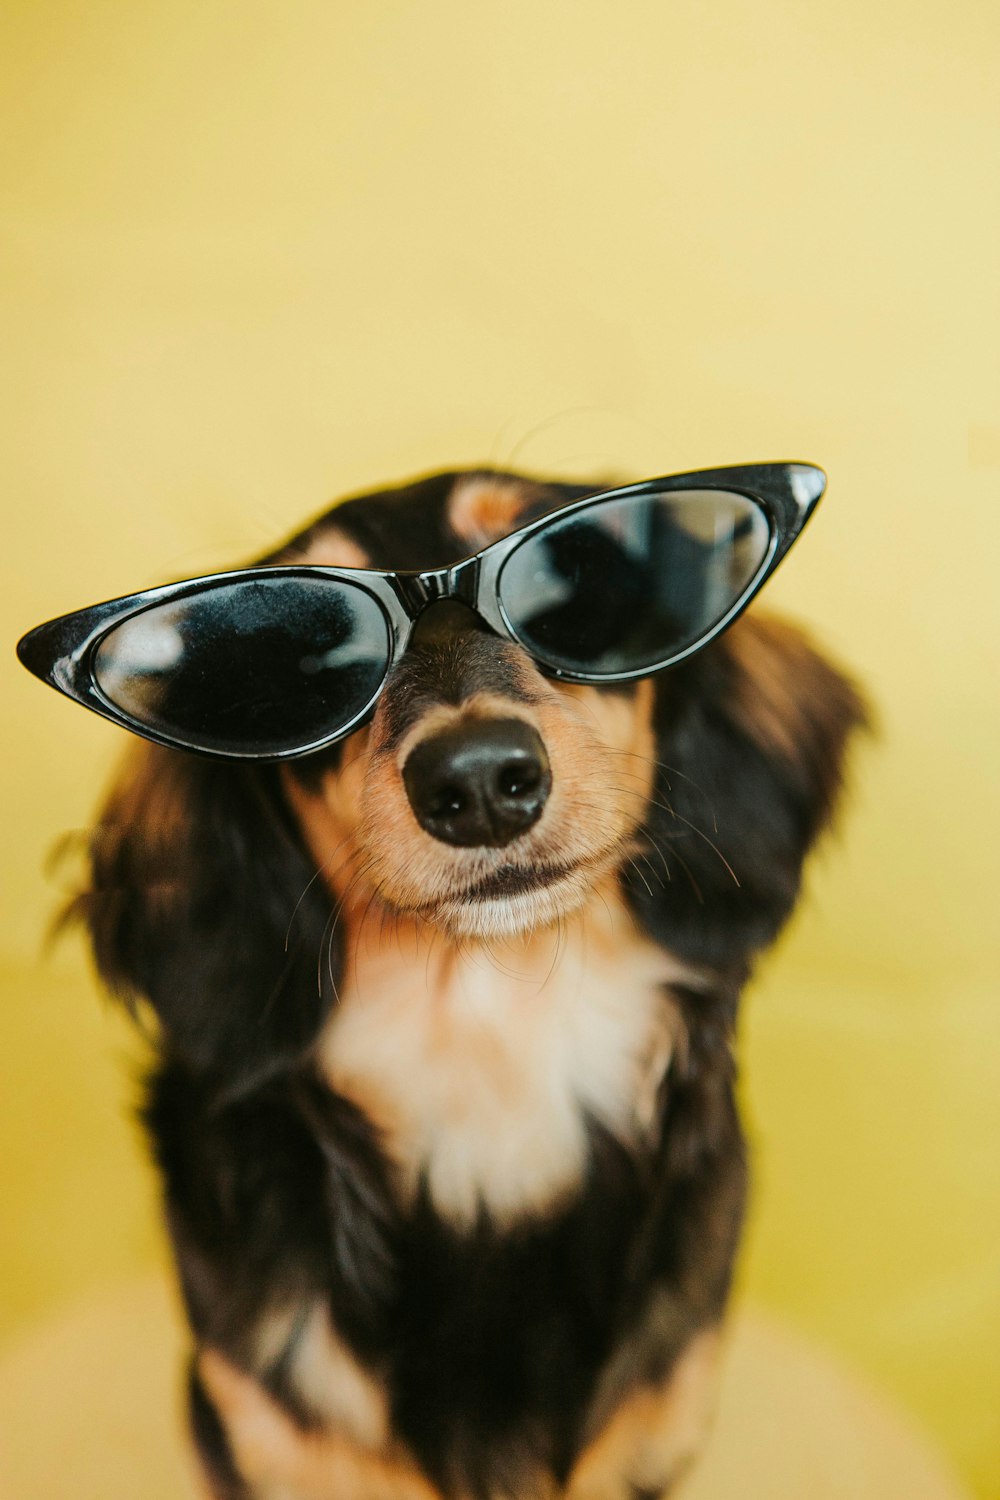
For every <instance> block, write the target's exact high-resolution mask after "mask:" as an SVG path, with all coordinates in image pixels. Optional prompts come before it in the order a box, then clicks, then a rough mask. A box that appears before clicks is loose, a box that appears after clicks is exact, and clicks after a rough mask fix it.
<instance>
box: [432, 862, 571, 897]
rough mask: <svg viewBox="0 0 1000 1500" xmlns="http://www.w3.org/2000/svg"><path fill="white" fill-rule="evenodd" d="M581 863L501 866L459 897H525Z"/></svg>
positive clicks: (568, 873)
mask: <svg viewBox="0 0 1000 1500" xmlns="http://www.w3.org/2000/svg"><path fill="white" fill-rule="evenodd" d="M578 869H579V866H578V865H577V864H575V863H572V862H568V861H567V862H565V863H563V864H550V865H502V866H501V867H500V868H499V869H498V870H493V871H492V872H491V873H490V874H489V875H486V876H484V877H483V878H482V879H481V880H477V881H476V882H475V884H474V885H470V886H467V887H466V888H465V890H464V891H462V893H461V896H460V897H458V898H457V899H460V900H463V901H500V900H505V899H506V898H508V897H510V896H526V895H529V894H530V893H531V892H532V891H538V890H544V888H545V887H546V886H550V885H556V884H557V883H558V882H559V881H560V880H565V879H567V878H568V877H569V876H571V875H574V874H576V872H577V870H578Z"/></svg>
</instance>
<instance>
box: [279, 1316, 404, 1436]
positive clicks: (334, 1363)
mask: <svg viewBox="0 0 1000 1500" xmlns="http://www.w3.org/2000/svg"><path fill="white" fill-rule="evenodd" d="M302 1314H303V1309H302V1308H301V1307H299V1306H294V1305H293V1306H289V1307H286V1308H283V1309H282V1310H281V1311H279V1312H274V1313H272V1314H271V1315H270V1316H269V1317H268V1318H267V1319H265V1320H264V1321H263V1322H262V1323H261V1325H260V1327H259V1328H258V1329H257V1331H256V1335H255V1338H254V1368H255V1370H256V1372H257V1373H258V1374H259V1375H263V1374H264V1373H265V1372H266V1371H267V1369H268V1367H269V1366H271V1365H273V1364H274V1363H275V1362H276V1361H277V1360H278V1359H281V1358H282V1357H284V1356H285V1355H286V1354H287V1351H288V1349H289V1347H290V1346H291V1356H290V1359H289V1361H288V1371H287V1374H288V1379H289V1381H290V1384H291V1386H292V1388H293V1389H294V1391H295V1392H296V1394H297V1396H298V1397H299V1399H300V1400H301V1401H302V1403H303V1404H304V1406H305V1407H306V1409H307V1410H308V1411H309V1412H311V1413H312V1415H313V1416H314V1417H316V1418H318V1419H321V1420H322V1421H323V1422H324V1424H325V1425H326V1426H328V1427H329V1428H330V1429H331V1430H332V1431H335V1432H338V1433H342V1434H343V1435H344V1436H346V1437H350V1438H352V1439H353V1440H354V1441H355V1442H356V1443H358V1444H360V1445H361V1447H363V1448H368V1449H371V1450H373V1451H381V1450H383V1449H385V1447H386V1446H387V1444H388V1442H389V1409H388V1403H387V1400H386V1393H385V1391H384V1389H383V1388H382V1386H381V1385H380V1384H379V1382H378V1381H377V1380H376V1379H375V1378H374V1376H372V1375H371V1374H369V1373H368V1371H366V1370H364V1369H362V1367H361V1366H360V1365H359V1364H358V1362H357V1360H356V1359H355V1358H354V1357H353V1355H352V1354H351V1353H350V1352H349V1351H348V1349H347V1348H346V1347H345V1345H344V1344H343V1343H342V1342H341V1340H340V1339H339V1338H338V1337H337V1335H336V1333H335V1332H334V1329H333V1326H332V1324H331V1323H330V1318H329V1314H328V1312H327V1309H326V1307H325V1306H324V1305H323V1304H322V1303H321V1302H316V1303H315V1304H314V1305H313V1306H312V1307H311V1308H308V1309H306V1310H305V1318H304V1321H303V1316H302Z"/></svg>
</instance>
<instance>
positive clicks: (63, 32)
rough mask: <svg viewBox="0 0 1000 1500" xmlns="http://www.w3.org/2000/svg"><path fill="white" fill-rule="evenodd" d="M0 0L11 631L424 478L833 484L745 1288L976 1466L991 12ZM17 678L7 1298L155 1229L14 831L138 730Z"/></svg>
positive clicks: (988, 674) (806, 559) (66, 794)
mask: <svg viewBox="0 0 1000 1500" xmlns="http://www.w3.org/2000/svg"><path fill="white" fill-rule="evenodd" d="M3 24H4V27H5V32H6V35H5V39H4V41H3V44H2V57H3V64H2V66H3V68H4V73H5V76H4V77H3V78H2V80H0V82H2V88H0V99H2V101H3V103H2V118H0V170H2V174H3V196H4V204H3V208H4V223H3V226H2V233H0V329H2V330H3V332H2V335H0V338H2V343H3V375H2V379H3V390H2V396H0V427H2V432H0V452H2V459H0V463H2V467H3V475H2V495H3V506H4V512H3V514H4V530H3V535H4V541H5V545H4V548H3V564H4V569H5V581H4V585H3V590H2V597H0V611H2V625H3V629H2V638H3V639H4V640H6V641H7V642H8V647H9V645H10V644H12V642H13V640H14V638H15V637H16V636H17V635H18V634H19V633H20V632H21V630H23V629H24V628H26V627H27V626H29V625H31V624H34V623H35V622H36V621H38V620H40V619H43V618H45V617H47V616H49V615H51V614H54V613H57V612H60V611H62V610H64V609H68V608H71V607H73V606H76V605H82V604H85V603H89V602H91V601H92V600H95V599H98V598H101V597H105V596H108V595H111V594H114V593H117V592H124V591H128V590H131V589H136V588H140V587H142V586H144V585H146V584H151V583H154V582H157V581H160V580H162V579H164V578H168V577H172V576H178V575H183V574H185V573H194V572H198V571H205V570H209V569H211V568H213V567H216V566H224V565H226V564H228V563H230V562H235V561H238V560H240V559H242V558H243V557H245V556H247V555H248V554H251V553H253V552H254V551H255V550H256V549H258V548H260V547H262V546H264V545H266V544H267V543H268V542H269V541H270V540H271V539H272V538H273V537H274V536H275V535H277V534H280V533H281V532H282V531H284V530H285V529H287V528H289V527H291V526H293V525H294V524H296V523H297V522H298V521H299V520H300V519H301V518H302V517H303V516H304V515H306V514H308V513H309V512H310V511H312V510H315V509H318V508H319V507H320V506H321V505H322V504H323V503H324V501H325V499H326V497H327V496H329V495H331V494H335V493H337V492H342V491H344V490H346V489H349V488H351V487H353V486H358V485H364V484H368V483H371V482H376V481H379V480H383V479H391V478H394V477H397V476H404V475H407V474H409V473H411V472H413V471H416V470H421V469H427V468H431V467H434V466H437V465H439V464H445V463H461V462H464V461H481V460H492V461H495V462H498V463H505V462H512V463H519V464H522V465H524V466H526V467H528V468H531V467H535V468H539V469H545V470H557V471H561V472H565V473H593V472H595V471H596V472H606V471H609V470H610V471H614V472H621V473H627V474H631V475H635V476H637V477H641V476H644V475H647V474H654V473H660V472H664V471H668V470H670V469H672V468H682V467H687V466H698V465H705V464H723V463H728V462H739V461H745V460H749V459H756V458H772V457H786V456H787V457H802V458H808V459H813V460H816V461H818V462H820V463H822V464H823V465H824V466H825V467H826V468H828V470H829V472H830V475H831V486H830V492H829V498H828V500H827V501H826V503H825V506H824V509H823V510H822V511H821V513H820V515H819V517H818V518H817V520H816V523H815V525H814V527H813V528H812V529H811V530H810V532H809V534H808V536H807V538H806V539H804V541H803V542H802V544H801V548H800V550H797V552H796V554H795V556H794V557H793V559H792V561H791V562H790V564H789V565H788V567H787V568H786V569H785V570H784V571H783V573H782V575H781V576H780V578H779V579H778V580H777V581H776V583H775V585H774V586H773V588H771V589H770V591H769V592H770V601H771V604H772V605H777V606H780V607H782V608H783V609H785V610H787V611H788V612H791V613H793V614H795V615H797V616H798V617H799V618H801V619H804V620H806V621H808V622H809V623H810V624H811V625H812V626H813V628H814V629H815V630H816V632H817V633H819V634H820V636H821V637H822V638H823V639H824V640H825V641H826V642H827V643H828V644H829V646H831V647H832V648H833V649H834V650H835V651H836V652H837V653H838V654H839V655H840V656H841V657H842V658H843V659H844V660H845V661H847V662H849V663H852V664H853V665H854V667H855V669H856V670H857V672H858V674H859V675H860V676H861V677H862V678H863V680H864V681H865V682H866V683H867V685H868V687H869V689H870V692H871V695H872V697H873V698H874V700H875V701H876V703H877V705H878V707H879V711H880V717H881V724H882V735H881V739H880V741H879V742H878V744H877V745H876V746H874V747H872V748H870V749H868V750H866V752H865V753H864V755H863V757H862V758H861V760H860V761H859V763H858V769H857V776H856V790H855V796H854V799H853V807H852V811H851V814H850V816H849V817H848V819H847V820H846V822H845V827H844V835H845V836H844V838H843V839H842V841H841V844H840V846H830V847H828V849H827V851H826V853H825V856H824V857H823V858H822V859H821V861H820V862H819V864H818V866H817V867H816V868H815V869H814V878H813V881H812V887H811V891H812V894H811V899H810V900H809V902H808V905H807V908H806V910H805V911H804V913H803V915H802V916H801V918H800V920H799V922H798V923H797V925H796V928H795V930H794V932H793V933H792V934H791V936H790V938H789V939H788V941H787V942H786V944H785V945H784V947H783V949H782V952H781V954H780V955H779V956H778V957H777V959H776V960H775V961H774V962H772V963H771V964H770V965H769V966H768V968H767V969H766V971H765V973H764V975H763V976H762V978H761V982H760V983H759V984H758V985H757V987H756V989H755V991H754V993H753V995H752V997H751V1004H750V1006H749V1008H748V1012H747V1023H746V1027H745V1034H744V1044H745V1045H744V1062H745V1066H746V1074H747V1080H748V1081H747V1088H746V1102H747V1109H748V1114H749V1117H750V1120H751V1123H752V1125H753V1129H754V1136H755V1140H756V1143H757V1152H758V1195H757V1200H756V1203H757V1207H756V1212H755V1218H754V1223H753V1228H752V1233H751V1236H750V1240H749V1245H748V1250H747V1254H746V1256H745V1260H744V1269H743V1281H744V1287H745V1290H746V1291H747V1293H748V1294H749V1295H752V1296H754V1297H755V1298H757V1299H758V1300H759V1301H763V1302H765V1303H767V1304H768V1305H770V1306H771V1307H773V1308H775V1309H778V1310H779V1311H784V1312H785V1313H787V1314H788V1315H789V1316H790V1317H792V1318H794V1320H795V1321H796V1322H797V1323H798V1324H799V1326H800V1327H802V1328H804V1329H805V1330H806V1331H808V1332H811V1333H813V1334H814V1335H816V1336H817V1337H820V1338H822V1339H823V1340H825V1341H826V1342H827V1343H828V1344H829V1345H830V1346H832V1347H834V1348H835V1349H837V1350H839V1351H840V1352H841V1353H842V1354H843V1355H844V1356H845V1357H847V1358H848V1359H850V1360H852V1361H853V1362H854V1363H855V1364H856V1365H858V1366H860V1367H861V1368H862V1369H864V1370H867V1371H868V1372H869V1373H870V1375H871V1376H872V1377H873V1379H874V1380H875V1381H876V1382H878V1383H880V1384H881V1385H882V1386H883V1387H884V1388H885V1389H887V1390H889V1391H890V1392H892V1393H894V1394H895V1395H896V1396H897V1397H898V1398H899V1399H900V1400H901V1401H902V1402H903V1403H905V1404H906V1405H907V1406H908V1407H909V1408H910V1410H911V1411H912V1412H914V1413H915V1414H916V1415H917V1417H918V1418H919V1419H920V1420H922V1421H923V1423H924V1424H925V1425H926V1427H927V1428H928V1429H929V1430H930V1431H931V1432H933V1433H935V1434H936V1435H937V1436H938V1438H939V1439H940V1441H941V1442H942V1443H943V1444H945V1445H946V1447H947V1449H948V1450H949V1451H950V1452H951V1454H952V1455H953V1457H954V1459H955V1460H956V1461H957V1462H958V1463H959V1464H960V1466H961V1467H962V1468H963V1469H964V1471H965V1472H966V1474H968V1475H969V1476H971V1477H972V1478H973V1479H975V1480H976V1481H977V1482H978V1485H979V1489H980V1492H981V1494H982V1495H997V1494H1000V1491H998V1490H997V1488H996V1485H997V1476H998V1473H1000V1401H998V1400H997V1393H998V1392H1000V1352H998V1351H1000V1257H998V1250H997V1246H998V1245H1000V1170H998V1165H997V1162H998V1153H997V1142H998V1140H1000V1107H998V1097H1000V1004H998V1003H997V996H996V988H995V982H994V975H995V972H996V967H995V959H996V932H997V922H996V917H995V913H994V904H995V892H996V889H997V882H996V874H997V869H996V863H997V856H996V846H997V838H996V829H997V812H998V800H1000V799H998V792H997V778H996V775H995V762H996V745H997V728H998V724H997V719H998V714H997V697H998V694H997V679H998V668H1000V662H998V651H997V632H996V627H995V613H996V596H997V593H998V588H997V581H996V580H997V560H996V559H997V553H996V544H997V541H998V530H1000V528H998V514H1000V494H998V489H1000V401H998V397H1000V360H998V355H997V349H998V343H1000V194H998V192H997V174H998V163H1000V107H998V104H997V82H996V79H997V67H998V56H1000V53H998V44H1000V11H998V10H997V8H996V6H995V5H993V4H991V3H988V0H960V3H957V4H956V3H951V4H945V3H943V0H939V3H937V4H935V3H933V0H909V3H907V4H905V5H904V4H902V3H901V0H885V3H882V4H880V5H873V4H872V3H871V0H838V3H837V4H823V5H820V4H808V3H801V0H799V3H793V0H755V3H750V0H715V3H713V4H705V3H697V4H696V3H694V0H637V3H634V4H619V5H614V6H613V5H611V4H608V3H603V0H602V3H598V0H586V3H576V4H573V3H569V0H556V3H549V0H535V3H530V4H529V3H526V0H508V3H506V4H504V5H502V6H501V5H495V6H486V5H470V4H462V3H458V0H423V3H420V4H417V3H412V0H406V3H403V0H381V3H373V4H367V5H365V4H352V5H347V4H336V3H334V0H326V3H324V0H288V3H277V0H6V4H5V6H4V8H3ZM0 669H2V671H3V673H4V677H3V694H4V699H3V701H4V723H5V729H6V734H5V745H6V749H5V753H6V755H7V763H6V764H5V766H4V771H3V787H4V793H5V805H4V813H3V846H4V854H5V858H4V872H3V879H4V886H3V907H2V929H0V934H2V954H3V961H4V964H5V972H6V973H8V974H9V976H10V984H9V993H8V995H7V996H6V999H5V1003H4V1008H3V1011H2V1013H0V1048H2V1056H3V1067H4V1073H5V1078H6V1086H5V1089H4V1094H3V1098H2V1102H0V1123H2V1125H3V1128H4V1131H5V1136H6V1141H5V1146H4V1150H3V1155H2V1158H0V1202H3V1204H4V1206H5V1216H6V1218H7V1228H8V1231H10V1230H11V1228H13V1232H12V1233H8V1235H7V1237H6V1241H5V1243H4V1246H3V1248H2V1249H0V1288H2V1294H3V1299H4V1309H3V1316H4V1323H5V1326H7V1327H8V1328H10V1327H13V1326H15V1325H19V1324H23V1323H24V1322H25V1320H27V1319H28V1318H30V1317H33V1316H37V1315H38V1314H39V1313H40V1312H41V1311H42V1310H43V1309H44V1308H46V1307H49V1306H52V1305H54V1304H56V1303H57V1302H58V1301H59V1299H61V1298H66V1297H69V1296H71V1295H75V1294H76V1293H78V1292H80V1291H81V1290H83V1289H84V1288H85V1287H86V1286H89V1285H92V1284H94V1283H96V1282H99V1281H102V1280H110V1279H113V1278H114V1277H116V1276H119V1275H121V1274H123V1273H124V1272H126V1271H128V1270H131V1269H134V1268H135V1267H138V1266H141V1265H144V1264H146V1263H148V1262H149V1261H150V1260H151V1259H153V1258H155V1256H156V1255H157V1254H158V1253H159V1252H158V1251H157V1249H156V1246H157V1243H158V1241H157V1235H156V1229H155V1219H154V1215H153V1210H152V1207H151V1187H150V1181H149V1178H148V1176H147V1175H146V1173H145V1169H144V1168H143V1167H142V1166H141V1165H140V1163H141V1153H140V1152H139V1150H138V1149H137V1147H136V1146H135V1144H134V1142H133V1141H132V1140H131V1139H130V1138H129V1136H128V1135H127V1131H126V1127H125V1126H124V1125H122V1124H121V1123H120V1116H121V1114H122V1112H123V1107H124V1103H123V1101H126V1100H127V1099H128V1097H129V1096H130V1092H131V1087H132V1086H131V1084H130V1083H129V1082H128V1081H127V1079H125V1077H124V1075H125V1073H126V1071H127V1069H126V1067H125V1066H124V1065H123V1059H125V1058H127V1057H128V1056H130V1055H131V1054H130V1053H129V1049H128V1046H127V1044H126V1043H125V1042H124V1041H123V1031H122V1029H121V1028H120V1027H119V1026H118V1025H117V1023H116V1022H114V1021H113V1020H112V1019H111V1018H110V1017H109V1016H108V1014H107V1013H106V1012H104V1011H102V1010H101V1009H100V1008H99V1007H98V1005H97V1003H96V1001H95V999H94V998H93V994H92V992H91V988H90V986H89V983H88V981H87V980H86V979H84V978H81V966H82V959H81V956H80V951H79V950H78V949H76V948H74V947H72V946H70V947H68V948H67V949H65V950H63V952H62V953H61V955H60V956H58V957H57V958H56V959H54V960H53V961H52V962H51V963H50V965H49V967H48V969H47V970H46V971H44V972H43V971H40V970H39V968H38V965H37V961H36V955H37V951H38V947H39V940H40V932H41V928H42V924H43V921H44V918H45V914H46V913H47V912H48V911H49V910H50V909H51V906H52V904H53V899H54V890H53V882H52V880H51V879H50V880H48V881H47V880H46V879H45V878H44V877H43V874H42V862H43V858H44V856H45V853H46V851H47V850H48V849H49V847H50V846H51V844H52V843H53V841H54V839H55V838H56V837H57V835H58V834H60V833H61V832H62V831H64V830H66V829H72V828H80V827H82V826H84V825H85V824H86V821H87V819H88V816H89V813H90V810H91V808H92V805H93V801H94V797H95V793H96V789H97V787H98V786H99V784H100V783H101V781H102V779H103V778H104V777H105V776H106V774H107V772H108V768H109V766H110V765H111V763H112V761H113V759H114V757H115V755H116V753H117V752H118V751H119V749H120V737H119V735H118V733H117V731H114V730H112V729H111V728H110V727H108V726H106V725H103V724H102V723H100V722H99V721H98V720H96V719H93V718H91V717H90V716H88V715H86V714H84V713H83V712H81V711H77V710H74V709H72V708H71V707H70V706H69V705H67V704H66V703H64V702H62V701H59V700H58V699H57V698H56V696H55V695H54V694H51V693H47V692H46V691H45V690H44V689H43V688H41V687H40V686H39V685H38V684H37V683H35V682H34V681H32V680H30V679H29V678H28V677H27V675H26V674H24V673H21V672H20V671H19V669H17V668H16V667H15V666H14V664H13V663H12V661H11V659H10V652H9V649H8V651H7V655H6V657H5V658H4V659H3V662H2V668H0ZM991 773H993V774H991ZM991 829H992V831H991ZM991 1486H992V1487H991Z"/></svg>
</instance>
